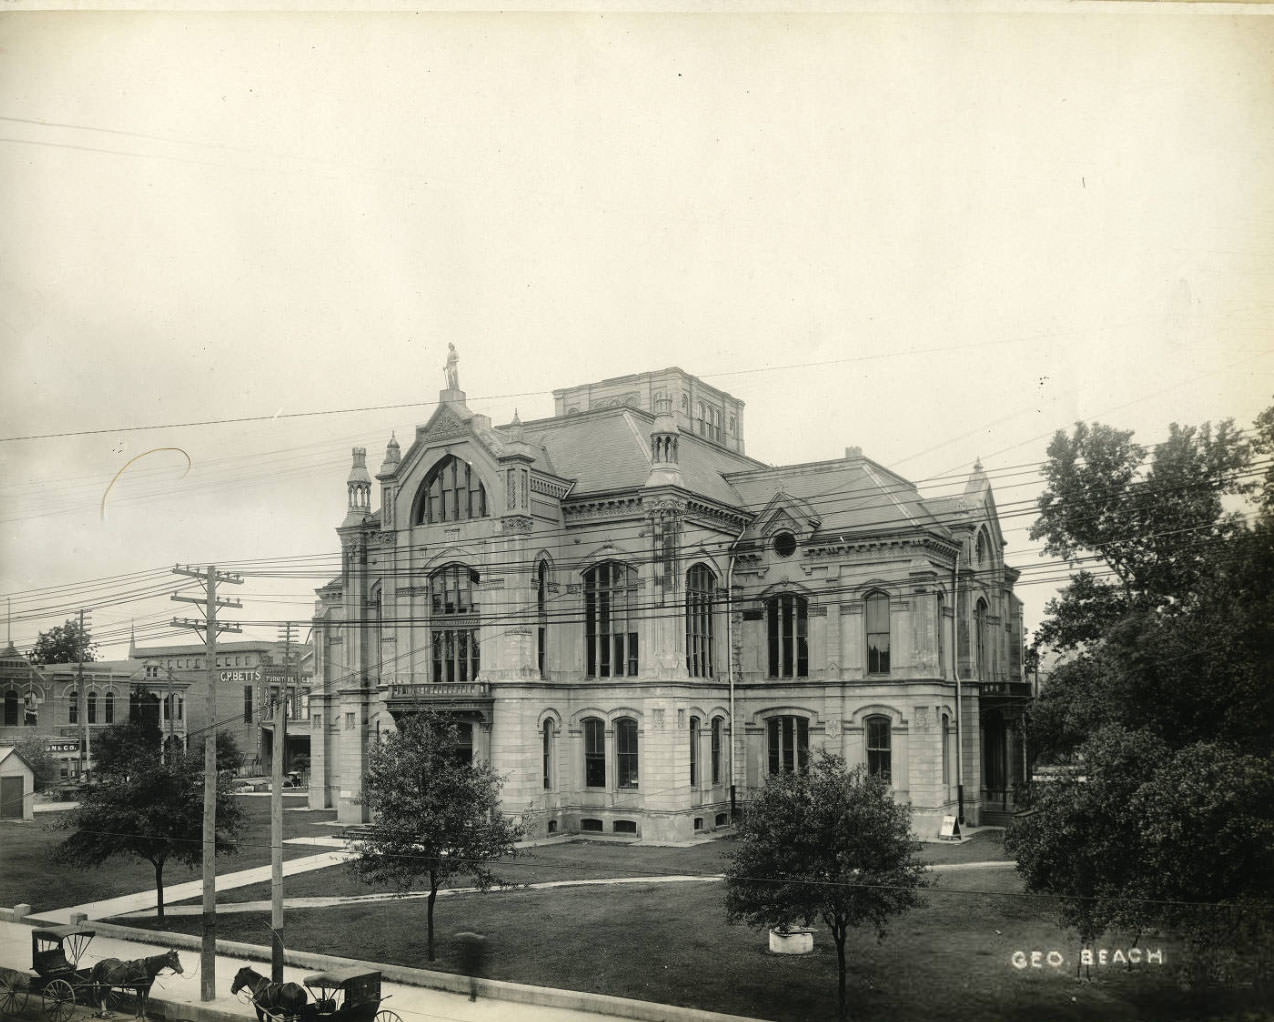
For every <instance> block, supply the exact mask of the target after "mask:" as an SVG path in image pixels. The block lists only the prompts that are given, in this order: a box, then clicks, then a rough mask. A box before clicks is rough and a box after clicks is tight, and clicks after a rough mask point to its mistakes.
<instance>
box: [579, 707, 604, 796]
mask: <svg viewBox="0 0 1274 1022" xmlns="http://www.w3.org/2000/svg"><path fill="white" fill-rule="evenodd" d="M580 725H581V731H582V732H583V742H582V744H583V748H584V787H585V788H592V789H594V790H598V789H602V790H604V789H605V788H606V721H604V720H602V718H601V717H585V718H584V719H583V720H582V721H581V722H580Z"/></svg>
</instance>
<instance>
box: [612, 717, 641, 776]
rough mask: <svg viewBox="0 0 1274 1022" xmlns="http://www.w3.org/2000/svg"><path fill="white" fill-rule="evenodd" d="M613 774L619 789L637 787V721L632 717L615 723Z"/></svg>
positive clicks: (622, 718)
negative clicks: (615, 776) (617, 778)
mask: <svg viewBox="0 0 1274 1022" xmlns="http://www.w3.org/2000/svg"><path fill="white" fill-rule="evenodd" d="M615 772H616V773H617V774H618V777H619V787H621V788H636V787H637V721H635V720H633V718H632V717H620V718H619V719H618V720H617V721H615Z"/></svg>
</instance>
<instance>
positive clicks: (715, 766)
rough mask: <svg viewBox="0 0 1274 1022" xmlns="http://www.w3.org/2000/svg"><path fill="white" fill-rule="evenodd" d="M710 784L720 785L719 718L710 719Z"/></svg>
mask: <svg viewBox="0 0 1274 1022" xmlns="http://www.w3.org/2000/svg"><path fill="white" fill-rule="evenodd" d="M712 783H713V784H720V783H721V718H720V717H713V718H712Z"/></svg>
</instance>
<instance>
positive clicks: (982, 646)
mask: <svg viewBox="0 0 1274 1022" xmlns="http://www.w3.org/2000/svg"><path fill="white" fill-rule="evenodd" d="M973 637H974V641H975V643H976V647H975V648H976V651H977V672H978V679H979V680H981V681H986V680H988V675H989V672H988V671H987V662H986V656H987V645H986V600H978V604H977V608H976V609H975V610H974V612H973Z"/></svg>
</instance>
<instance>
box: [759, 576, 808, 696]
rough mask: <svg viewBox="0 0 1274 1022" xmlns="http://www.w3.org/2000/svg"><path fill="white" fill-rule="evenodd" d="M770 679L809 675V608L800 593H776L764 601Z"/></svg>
mask: <svg viewBox="0 0 1274 1022" xmlns="http://www.w3.org/2000/svg"><path fill="white" fill-rule="evenodd" d="M765 618H766V633H767V638H768V644H769V657H770V677H771V678H806V677H808V676H809V669H810V659H809V607H808V604H807V603H806V601H805V599H804V598H803V597H800V596H791V595H785V596H776V597H773V598H772V599H770V600H768V601H766V604H765Z"/></svg>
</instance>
